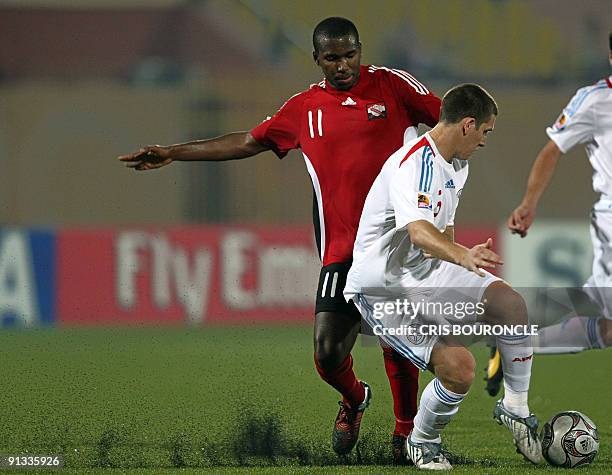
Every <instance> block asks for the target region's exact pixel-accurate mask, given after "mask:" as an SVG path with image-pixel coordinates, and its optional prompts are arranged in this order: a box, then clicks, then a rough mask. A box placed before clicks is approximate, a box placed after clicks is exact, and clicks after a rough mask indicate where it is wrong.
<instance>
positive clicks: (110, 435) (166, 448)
mask: <svg viewBox="0 0 612 475" xmlns="http://www.w3.org/2000/svg"><path fill="white" fill-rule="evenodd" d="M259 411H260V412H257V411H255V410H254V409H250V410H247V411H245V412H243V413H242V414H241V415H240V416H239V419H237V420H236V421H235V423H234V425H233V427H234V431H230V432H229V433H227V434H226V435H225V436H224V437H223V438H219V439H211V438H209V437H201V438H197V439H194V438H193V436H190V435H188V434H187V433H185V432H181V433H178V434H174V435H172V436H171V437H169V439H168V442H167V443H166V444H146V443H138V442H135V441H134V440H133V439H131V437H130V436H129V434H128V433H127V432H126V431H125V430H124V429H123V430H121V429H117V430H115V429H109V430H106V431H105V432H104V433H103V434H102V435H101V437H100V439H99V440H98V442H97V444H96V445H95V447H93V448H92V449H93V450H92V451H91V455H92V456H91V458H90V459H89V460H78V459H74V458H73V459H72V460H71V463H69V464H68V465H69V466H72V467H77V466H81V467H82V466H90V467H100V468H136V467H175V468H186V467H193V468H197V467H202V468H204V467H282V466H333V465H392V463H393V457H392V452H391V444H390V435H389V434H388V433H387V432H386V431H384V432H383V431H382V430H380V429H378V430H377V428H376V427H374V428H372V429H370V430H368V429H367V428H364V429H365V430H363V431H362V434H361V436H360V440H359V443H358V444H357V446H356V448H355V450H353V451H352V452H351V453H350V454H349V455H347V456H338V455H336V454H335V453H334V452H333V451H332V450H331V443H330V441H329V440H314V439H313V438H312V437H310V436H309V434H305V435H304V434H301V433H296V432H295V431H292V430H291V425H290V424H288V423H286V424H284V423H283V421H282V419H281V417H280V416H279V415H278V414H276V413H274V412H273V411H268V410H262V409H261V408H259ZM330 435H331V434H330ZM330 438H331V437H330ZM447 448H449V449H451V450H452V446H451V447H447ZM452 463H453V464H454V465H474V466H476V465H478V466H481V467H494V466H496V464H495V463H494V462H492V461H490V460H488V459H487V460H471V459H468V458H467V457H464V456H462V455H455V456H454V459H453V460H452Z"/></svg>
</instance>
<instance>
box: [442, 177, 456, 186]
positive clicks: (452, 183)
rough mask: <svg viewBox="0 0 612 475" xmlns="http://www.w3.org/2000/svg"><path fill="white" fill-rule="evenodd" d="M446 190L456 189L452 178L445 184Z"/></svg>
mask: <svg viewBox="0 0 612 475" xmlns="http://www.w3.org/2000/svg"><path fill="white" fill-rule="evenodd" d="M444 188H452V189H454V188H455V182H454V181H453V179H452V178H451V179H450V180H448V181H447V182H446V183H445V184H444Z"/></svg>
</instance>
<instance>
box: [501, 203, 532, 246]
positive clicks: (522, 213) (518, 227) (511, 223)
mask: <svg viewBox="0 0 612 475" xmlns="http://www.w3.org/2000/svg"><path fill="white" fill-rule="evenodd" d="M534 219H535V208H533V207H530V206H526V205H524V204H521V205H520V206H519V207H517V208H516V209H515V210H514V211H513V212H512V214H511V215H510V217H509V218H508V223H507V224H508V229H510V231H512V234H518V235H519V236H521V237H522V238H524V237H525V236H527V230H528V229H529V227H530V226H531V224H532V223H533V220H534Z"/></svg>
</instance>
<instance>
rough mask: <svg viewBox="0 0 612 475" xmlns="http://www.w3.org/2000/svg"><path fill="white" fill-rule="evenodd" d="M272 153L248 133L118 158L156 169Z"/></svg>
mask: <svg viewBox="0 0 612 475" xmlns="http://www.w3.org/2000/svg"><path fill="white" fill-rule="evenodd" d="M265 150H269V148H268V147H266V146H265V145H262V144H260V143H259V142H258V141H257V140H255V139H254V138H253V136H252V135H251V134H250V133H249V132H233V133H230V134H226V135H222V136H221V137H215V138H212V139H207V140H196V141H193V142H186V143H181V144H175V145H167V146H161V145H149V146H146V147H143V148H141V149H140V150H138V151H137V152H134V153H131V154H128V155H121V156H120V157H118V159H119V160H120V161H122V162H124V163H125V164H126V166H127V167H129V168H134V169H135V170H139V171H140V170H153V169H155V168H160V167H163V166H166V165H169V164H170V163H172V162H174V161H223V160H236V159H239V158H247V157H251V156H253V155H257V154H258V153H260V152H263V151H265Z"/></svg>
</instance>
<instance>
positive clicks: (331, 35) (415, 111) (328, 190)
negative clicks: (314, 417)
mask: <svg viewBox="0 0 612 475" xmlns="http://www.w3.org/2000/svg"><path fill="white" fill-rule="evenodd" d="M313 45H314V51H313V57H314V61H315V63H316V64H317V65H318V66H319V67H320V68H321V70H322V71H323V74H324V76H325V79H324V80H323V81H321V82H320V83H318V84H314V85H312V86H310V88H309V89H307V90H306V91H303V92H301V93H299V94H296V95H294V96H293V97H291V98H290V99H289V100H287V102H285V104H284V105H283V106H282V107H281V109H280V110H279V111H278V112H277V113H276V114H275V115H274V116H273V117H271V118H269V119H266V120H265V121H264V122H262V123H261V124H259V125H258V126H257V127H255V128H254V129H252V130H251V131H250V132H234V133H230V134H227V135H223V136H221V137H217V138H213V139H208V140H199V141H194V142H189V143H184V144H177V145H170V146H157V145H156V146H148V147H144V148H142V149H140V150H139V151H138V152H135V153H132V154H129V155H124V156H121V157H119V159H120V160H121V161H123V162H125V163H126V164H127V166H128V167H131V168H134V169H136V170H151V169H156V168H159V167H162V166H165V165H168V164H170V163H172V162H173V161H175V160H179V161H191V160H203V161H221V160H232V159H239V158H246V157H251V156H253V155H256V154H258V153H260V152H263V151H266V150H272V151H273V152H274V153H275V154H276V155H277V156H278V157H279V158H283V157H284V156H285V155H286V154H287V153H288V152H289V151H290V150H292V149H297V148H299V149H301V151H302V154H303V156H304V160H305V162H306V167H307V169H308V172H309V174H310V178H311V180H312V185H313V188H314V193H315V204H314V215H315V216H314V224H315V232H316V238H317V246H318V249H319V252H320V255H321V260H322V269H321V274H320V278H319V285H318V289H317V296H316V306H315V324H314V347H315V355H314V357H315V358H314V359H315V365H316V368H317V371H318V373H319V375H320V376H321V378H322V379H323V380H324V381H326V382H327V383H328V384H330V385H331V386H333V387H334V388H336V389H337V390H338V391H339V392H340V393H341V394H342V397H343V400H342V401H341V402H340V411H339V413H338V417H337V418H336V422H335V424H334V431H333V435H332V445H333V448H334V450H335V451H336V453H338V454H347V453H348V452H350V451H351V450H352V448H353V447H354V446H355V444H356V442H357V437H358V435H359V426H360V422H361V417H362V414H363V411H364V410H365V408H366V407H367V406H368V404H369V401H370V397H371V390H370V388H369V386H368V385H367V384H366V383H365V382H363V381H359V380H358V379H357V378H356V376H355V373H354V372H353V361H352V358H351V354H350V352H351V349H352V348H353V345H354V343H355V340H356V338H357V334H358V333H359V330H360V316H359V312H358V311H357V310H356V308H355V307H354V306H353V305H352V304H347V303H346V301H345V300H344V298H343V290H344V286H345V283H346V275H347V273H348V270H349V268H350V266H351V261H352V252H353V244H354V241H355V236H356V233H357V227H358V225H359V218H360V216H361V211H362V208H363V203H364V201H365V198H366V195H367V193H368V190H369V189H370V187H371V185H372V183H373V181H374V179H375V178H376V176H377V175H378V173H379V172H380V169H381V167H382V165H383V164H384V163H385V161H386V160H387V158H388V157H389V155H391V154H392V153H393V152H395V151H396V150H397V149H398V148H399V147H400V146H402V145H403V143H404V142H406V141H407V140H410V139H412V138H414V137H416V128H417V126H418V124H420V123H424V124H427V125H429V126H434V125H435V124H436V123H437V121H438V117H439V113H440V99H439V98H438V97H436V96H435V95H434V94H432V93H431V92H430V91H429V90H428V89H427V88H426V87H425V86H424V85H423V84H422V83H421V82H419V81H418V80H416V79H415V78H414V77H413V76H412V75H411V74H409V73H407V72H405V71H401V70H396V69H389V68H385V67H377V66H362V65H361V43H360V42H359V33H358V32H357V29H356V27H355V25H354V24H353V23H352V22H350V21H349V20H347V19H344V18H338V17H332V18H327V19H326V20H323V21H322V22H321V23H319V25H317V27H316V28H315V30H314V33H313ZM383 355H384V362H385V369H386V372H387V375H388V377H389V381H390V385H391V391H392V393H393V399H394V412H395V418H396V425H395V430H394V434H393V436H394V437H393V446H394V458H395V459H396V461H398V462H401V461H402V460H403V459H404V457H403V456H402V454H401V451H402V449H401V448H402V447H403V446H404V441H405V437H406V435H408V433H409V432H410V430H411V429H412V426H413V418H414V415H415V414H416V400H417V399H416V398H417V389H418V370H417V368H416V367H415V366H413V365H412V363H410V362H409V361H408V360H406V359H404V358H403V357H401V356H400V355H399V353H397V352H396V351H395V350H393V349H391V348H383Z"/></svg>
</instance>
